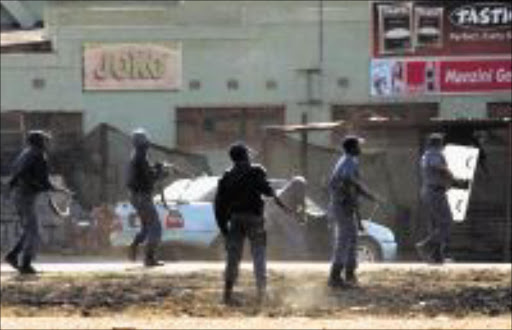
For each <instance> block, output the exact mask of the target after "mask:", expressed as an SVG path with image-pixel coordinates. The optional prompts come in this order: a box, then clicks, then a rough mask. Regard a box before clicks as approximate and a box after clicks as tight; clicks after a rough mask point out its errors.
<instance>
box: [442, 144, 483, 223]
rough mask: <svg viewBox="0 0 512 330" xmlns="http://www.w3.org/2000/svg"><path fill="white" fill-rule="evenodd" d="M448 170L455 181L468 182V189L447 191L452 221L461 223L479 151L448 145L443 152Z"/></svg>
mask: <svg viewBox="0 0 512 330" xmlns="http://www.w3.org/2000/svg"><path fill="white" fill-rule="evenodd" d="M443 154H444V156H445V157H446V162H447V163H448V168H449V169H450V170H451V171H452V173H453V174H454V176H455V177H456V178H457V179H465V180H469V181H470V184H469V188H468V189H455V188H452V189H449V190H448V191H447V197H448V203H449V204H450V210H451V211H452V216H453V220H454V221H457V222H462V221H464V220H465V219H466V213H467V210H468V204H469V199H470V196H471V187H472V185H473V180H474V177H475V170H476V166H477V164H478V156H479V151H478V149H477V148H474V147H467V146H460V145H452V144H448V145H446V147H445V148H444V151H443Z"/></svg>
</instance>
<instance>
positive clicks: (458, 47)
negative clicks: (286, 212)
mask: <svg viewBox="0 0 512 330" xmlns="http://www.w3.org/2000/svg"><path fill="white" fill-rule="evenodd" d="M371 16H372V28H371V33H372V35H371V40H372V44H373V50H372V57H375V58H378V57H390V56H471V55H500V54H501V55H509V56H510V54H511V53H512V2H510V1H504V0H493V1H467V0H466V1H461V0H455V1H374V2H372V3H371Z"/></svg>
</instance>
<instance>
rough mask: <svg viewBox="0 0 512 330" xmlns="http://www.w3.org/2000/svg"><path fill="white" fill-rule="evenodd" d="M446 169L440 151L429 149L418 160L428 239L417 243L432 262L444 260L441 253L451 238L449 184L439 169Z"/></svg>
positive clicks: (444, 160) (438, 149)
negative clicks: (447, 192) (419, 160)
mask: <svg viewBox="0 0 512 330" xmlns="http://www.w3.org/2000/svg"><path fill="white" fill-rule="evenodd" d="M441 166H446V159H445V157H444V155H443V153H442V149H441V148H435V147H429V148H427V150H426V151H425V153H424V154H423V156H422V157H421V175H422V187H421V193H420V198H421V203H422V206H423V208H424V211H425V212H426V215H427V217H428V236H427V237H426V238H425V239H424V240H422V241H421V242H419V243H418V246H419V247H420V248H421V249H422V251H425V253H426V256H425V257H426V258H427V259H430V260H432V261H435V262H442V261H443V260H444V251H445V249H446V245H447V243H448V239H449V237H450V227H451V222H452V214H451V211H450V206H449V204H448V199H447V196H446V191H447V189H448V188H449V187H450V181H449V179H448V178H447V177H446V174H445V173H443V172H442V171H440V170H439V169H438V168H439V167H441Z"/></svg>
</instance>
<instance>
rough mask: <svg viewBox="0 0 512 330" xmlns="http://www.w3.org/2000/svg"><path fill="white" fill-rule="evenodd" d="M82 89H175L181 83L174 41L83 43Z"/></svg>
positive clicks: (178, 51) (178, 48) (176, 45)
mask: <svg viewBox="0 0 512 330" xmlns="http://www.w3.org/2000/svg"><path fill="white" fill-rule="evenodd" d="M83 66H84V79H83V81H84V89H85V90H174V89H178V88H179V87H180V85H181V48H180V45H179V44H177V43H165V42H162V43H122V44H121V43H115V44H96V43H95V44H92V43H91V44H86V45H84V54H83Z"/></svg>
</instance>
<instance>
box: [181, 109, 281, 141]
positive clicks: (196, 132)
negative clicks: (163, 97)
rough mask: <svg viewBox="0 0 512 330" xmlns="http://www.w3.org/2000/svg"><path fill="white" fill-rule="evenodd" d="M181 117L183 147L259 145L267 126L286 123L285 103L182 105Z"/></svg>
mask: <svg viewBox="0 0 512 330" xmlns="http://www.w3.org/2000/svg"><path fill="white" fill-rule="evenodd" d="M177 120H178V123H177V131H178V145H179V146H180V147H182V148H185V149H199V150H201V149H206V148H211V147H214V148H217V147H218V148H224V147H226V146H228V145H229V144H231V143H232V142H233V141H236V140H243V141H246V142H247V143H249V144H250V145H251V146H253V147H257V146H259V144H260V143H261V137H262V132H263V131H262V129H263V127H264V126H267V125H281V124H283V123H284V106H251V107H233V106H230V107H207V108H178V109H177Z"/></svg>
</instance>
